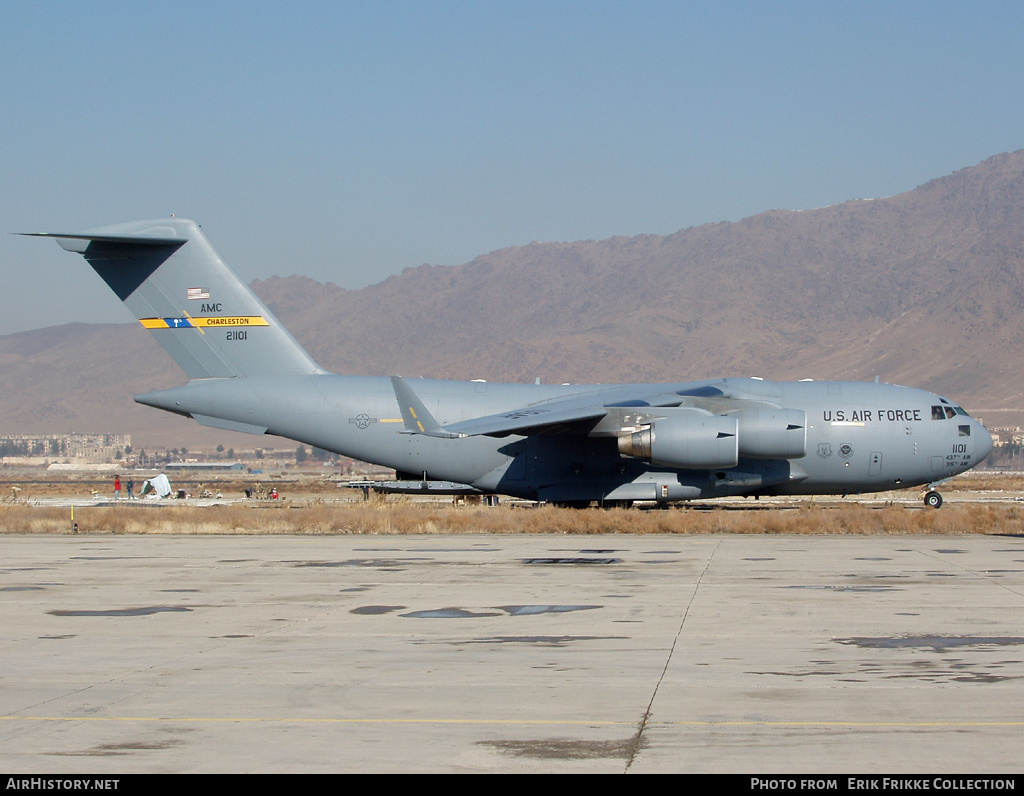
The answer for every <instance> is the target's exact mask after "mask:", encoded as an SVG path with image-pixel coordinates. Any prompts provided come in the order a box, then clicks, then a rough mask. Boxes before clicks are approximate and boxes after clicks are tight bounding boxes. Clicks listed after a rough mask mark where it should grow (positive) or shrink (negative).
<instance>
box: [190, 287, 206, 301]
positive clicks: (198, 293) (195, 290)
mask: <svg viewBox="0 0 1024 796" xmlns="http://www.w3.org/2000/svg"><path fill="white" fill-rule="evenodd" d="M185 294H186V295H187V296H188V300H189V301H198V300H199V299H208V298H209V297H210V291H209V290H203V289H202V288H201V287H190V288H186V289H185Z"/></svg>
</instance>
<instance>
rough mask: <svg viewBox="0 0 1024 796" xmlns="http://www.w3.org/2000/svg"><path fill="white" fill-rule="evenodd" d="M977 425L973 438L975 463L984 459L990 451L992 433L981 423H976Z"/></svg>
mask: <svg viewBox="0 0 1024 796" xmlns="http://www.w3.org/2000/svg"><path fill="white" fill-rule="evenodd" d="M977 426H978V428H977V436H976V437H975V440H974V451H975V457H976V463H977V462H981V461H982V460H984V458H985V457H986V456H988V455H989V454H990V453H991V452H992V435H991V434H989V433H988V429H987V428H985V427H984V426H983V425H981V423H978V424H977Z"/></svg>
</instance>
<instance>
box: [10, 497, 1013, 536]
mask: <svg viewBox="0 0 1024 796" xmlns="http://www.w3.org/2000/svg"><path fill="white" fill-rule="evenodd" d="M74 522H75V523H77V526H78V532H79V533H115V534H120V533H125V534H250V535H258V534H309V535H317V534H321V535H330V534H398V533H420V534H456V533H457V534H474V533H479V534H501V533H565V534H603V533H635V534H656V533H661V534H709V533H770V534H929V533H935V534H975V533H980V534H1024V504H1022V505H1019V506H1017V505H1013V504H1010V505H1005V504H1001V505H1000V504H985V503H970V504H963V505H959V506H958V505H950V504H949V503H947V504H946V506H944V507H943V508H942V509H940V510H937V511H936V510H931V509H925V508H923V507H920V508H919V507H917V506H914V507H907V506H903V505H889V506H884V505H883V506H868V505H860V504H857V503H849V504H844V505H838V506H835V505H829V506H814V505H811V504H810V503H802V504H797V505H795V506H794V507H782V506H774V507H767V506H765V507H763V508H761V507H757V508H755V507H746V506H744V507H716V506H713V505H709V504H701V505H700V506H686V505H683V506H678V507H673V508H670V509H657V510H646V509H598V508H591V509H566V508H558V507H555V506H537V507H532V506H514V505H501V506H497V507H486V506H476V505H461V506H453V505H451V504H450V503H440V502H436V503H435V502H426V501H412V500H403V499H395V498H389V499H388V500H387V501H379V500H371V501H369V502H366V503H363V502H331V501H325V500H322V499H314V500H310V501H307V502H303V503H300V504H296V503H291V504H289V503H284V504H278V505H273V506H268V505H266V504H246V503H234V504H228V505H213V506H196V505H172V504H169V503H165V504H162V505H129V504H127V503H126V504H123V505H118V506H97V507H84V508H78V509H76V510H75V514H74ZM0 532H2V533H43V534H67V533H72V532H73V531H72V520H71V512H70V510H69V509H68V508H53V507H35V506H29V505H25V504H21V505H17V504H15V505H4V506H0Z"/></svg>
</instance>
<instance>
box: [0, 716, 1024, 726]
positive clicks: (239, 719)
mask: <svg viewBox="0 0 1024 796" xmlns="http://www.w3.org/2000/svg"><path fill="white" fill-rule="evenodd" d="M0 721H94V722H95V721H106V722H118V721H121V722H172V721H176V722H190V721H191V722H220V723H249V724H270V723H276V724H507V725H528V724H539V725H548V726H602V727H608V726H621V727H636V726H637V722H636V721H615V720H607V719H596V720H585V719H341V718H319V719H317V718H298V717H293V718H259V717H253V716H249V717H245V716H236V717H227V716H0ZM659 725H660V726H671V727H882V728H898V727H1024V721H649V722H647V723H646V725H645V726H647V727H648V728H651V727H657V726H659Z"/></svg>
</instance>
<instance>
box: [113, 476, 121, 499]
mask: <svg viewBox="0 0 1024 796" xmlns="http://www.w3.org/2000/svg"><path fill="white" fill-rule="evenodd" d="M120 493H121V476H120V474H118V475H115V476H114V500H117V496H118V495H119V494H120Z"/></svg>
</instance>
